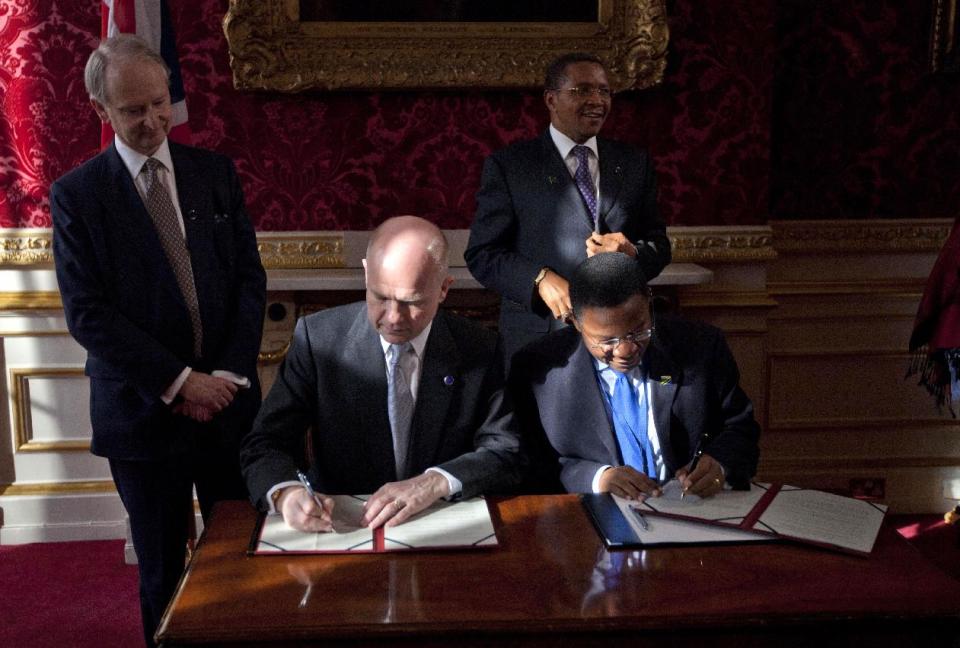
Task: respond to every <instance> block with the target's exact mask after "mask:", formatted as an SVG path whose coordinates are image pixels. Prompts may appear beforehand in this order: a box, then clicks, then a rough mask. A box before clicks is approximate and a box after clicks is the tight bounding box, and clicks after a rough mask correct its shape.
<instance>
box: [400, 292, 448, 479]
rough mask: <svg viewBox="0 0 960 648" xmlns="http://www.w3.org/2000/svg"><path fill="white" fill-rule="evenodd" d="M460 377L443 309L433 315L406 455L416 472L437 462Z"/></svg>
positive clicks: (414, 472) (412, 470) (424, 351)
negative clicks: (445, 424) (448, 412)
mask: <svg viewBox="0 0 960 648" xmlns="http://www.w3.org/2000/svg"><path fill="white" fill-rule="evenodd" d="M459 380H461V376H460V353H459V351H458V350H457V345H456V344H455V343H454V339H453V336H452V335H451V333H450V329H449V328H448V327H447V322H446V316H445V315H444V313H443V312H442V311H440V312H438V313H437V316H436V317H434V319H433V325H432V327H431V328H430V336H429V337H428V338H427V344H426V346H425V347H424V350H423V358H422V360H421V365H420V384H419V386H418V389H417V404H416V408H415V409H414V412H413V423H412V425H411V435H410V446H409V454H408V455H407V459H408V463H407V465H408V466H410V469H411V472H412V473H413V474H418V473H420V472H423V470H424V469H426V468H429V467H430V466H432V465H434V464H435V463H437V461H436V458H437V457H438V453H439V452H440V449H441V446H442V442H443V432H444V422H445V421H446V419H447V411H448V410H449V409H450V403H451V401H452V399H453V394H454V392H455V391H456V390H457V382H458V381H459Z"/></svg>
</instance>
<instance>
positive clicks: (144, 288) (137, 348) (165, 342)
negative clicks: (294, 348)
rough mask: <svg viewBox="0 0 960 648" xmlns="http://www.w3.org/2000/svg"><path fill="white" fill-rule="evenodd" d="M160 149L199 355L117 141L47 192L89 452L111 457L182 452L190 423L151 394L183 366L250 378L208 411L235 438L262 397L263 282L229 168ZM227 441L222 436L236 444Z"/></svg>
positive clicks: (181, 149)
mask: <svg viewBox="0 0 960 648" xmlns="http://www.w3.org/2000/svg"><path fill="white" fill-rule="evenodd" d="M170 153H171V156H172V158H173V166H174V173H175V175H176V181H177V192H178V195H179V200H180V208H181V211H182V213H183V218H184V225H185V227H186V233H187V247H188V249H189V251H190V260H191V263H192V266H193V275H194V281H195V283H196V287H197V299H198V301H199V303H200V314H201V319H202V322H203V350H202V355H201V357H199V358H197V357H194V354H193V332H192V328H191V323H190V316H189V314H188V311H187V307H186V304H185V302H184V299H183V296H182V295H181V293H180V290H179V288H178V286H177V281H176V278H175V277H174V273H173V269H172V268H171V266H170V264H169V262H168V261H167V257H166V255H165V253H164V251H163V247H162V246H161V244H160V240H159V238H158V237H157V233H156V230H155V228H154V225H153V221H152V220H151V218H150V215H149V214H148V213H147V210H146V208H145V207H144V205H143V202H142V201H141V199H140V196H139V194H138V193H137V190H136V187H135V186H134V184H133V179H132V178H131V177H130V173H129V172H128V171H127V169H126V167H125V166H124V164H123V161H122V160H121V158H120V156H119V154H118V153H117V151H116V148H115V147H114V146H113V145H111V146H110V147H109V148H107V149H106V150H104V151H103V152H102V153H100V154H99V155H97V156H95V157H94V158H92V159H90V160H88V161H87V162H85V163H84V164H83V165H81V166H80V167H78V168H76V169H74V170H73V171H71V172H70V173H67V174H66V175H64V176H63V177H62V178H60V179H59V180H57V181H56V182H55V183H54V184H53V186H52V187H51V189H50V204H51V211H52V213H53V252H54V259H55V261H56V268H57V280H58V282H59V284H60V294H61V296H62V298H63V307H64V312H65V314H66V318H67V325H68V327H69V329H70V333H71V334H72V335H73V337H74V338H76V340H77V341H78V342H79V343H80V344H81V345H82V346H83V347H84V348H85V349H86V350H87V363H86V374H87V375H88V376H89V377H90V419H91V422H92V424H93V441H92V445H91V450H92V451H93V453H94V454H97V455H101V456H105V457H111V458H115V459H156V458H160V457H165V456H170V455H173V454H176V453H182V452H185V451H187V450H189V449H190V446H191V432H190V430H196V424H195V423H193V422H192V421H190V420H189V419H187V418H186V417H184V416H175V415H173V414H172V413H171V411H170V410H171V408H170V407H169V406H167V405H165V404H164V403H163V402H162V401H161V400H160V395H161V394H162V393H163V392H164V390H166V389H167V388H168V387H169V386H170V384H171V383H172V382H173V381H174V380H175V379H176V377H177V376H178V375H179V374H180V372H181V371H182V370H183V369H184V367H186V366H188V365H189V366H191V367H194V368H195V369H197V370H200V371H205V372H209V371H212V370H214V369H224V370H228V371H233V372H234V373H237V374H240V375H242V376H246V377H247V378H249V379H250V381H251V382H252V388H251V389H245V390H240V391H239V392H238V393H237V396H236V397H235V399H234V402H233V403H232V404H231V405H230V406H229V407H228V408H227V409H226V410H224V411H223V412H221V413H220V414H218V415H217V416H216V417H215V424H216V426H217V427H218V428H221V429H231V430H233V432H232V434H234V435H235V436H236V435H239V434H241V433H243V432H244V431H245V429H244V427H248V426H249V424H250V421H252V419H253V416H254V415H255V413H256V408H257V406H258V405H259V402H260V387H259V383H258V381H257V371H256V369H257V367H256V362H257V353H258V351H259V348H260V336H261V331H262V328H263V310H264V303H265V299H266V296H265V289H266V277H265V274H264V271H263V267H262V266H261V264H260V256H259V253H258V252H257V246H256V237H255V234H254V230H253V226H252V225H251V223H250V219H249V218H248V217H247V214H246V211H245V208H244V202H243V193H242V191H241V188H240V183H239V181H238V180H237V176H236V172H235V171H234V168H233V163H232V162H231V161H230V160H229V159H228V158H226V157H224V156H222V155H218V154H216V153H212V152H210V151H205V150H202V149H197V148H192V147H187V146H182V145H178V144H176V143H174V142H170ZM237 426H240V429H239V430H238V429H237ZM227 441H228V442H229V441H230V440H229V439H227ZM237 445H238V443H237V442H235V441H234V442H232V446H233V450H234V451H236V449H237Z"/></svg>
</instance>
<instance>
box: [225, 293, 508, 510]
mask: <svg viewBox="0 0 960 648" xmlns="http://www.w3.org/2000/svg"><path fill="white" fill-rule="evenodd" d="M500 354H501V351H500V348H499V340H498V338H497V336H496V334H495V333H493V332H491V331H489V330H487V329H485V328H483V327H481V326H480V325H478V324H476V323H474V322H471V321H469V320H466V319H463V318H461V317H457V316H455V315H451V314H449V313H445V312H444V311H440V312H438V313H437V315H436V317H435V318H434V320H433V327H432V328H431V330H430V335H429V337H428V338H427V344H426V346H425V347H424V352H423V359H422V365H421V371H420V383H419V388H418V392H417V402H416V407H415V409H414V413H413V422H412V424H411V436H410V456H409V458H408V461H409V465H410V470H411V473H412V474H419V473H420V472H422V471H423V470H425V469H426V468H429V467H431V466H437V467H439V468H443V469H444V470H446V471H448V472H450V473H451V474H452V475H454V476H455V477H457V478H458V479H459V480H460V481H461V482H463V493H462V495H463V497H470V496H472V495H475V494H477V493H483V492H490V491H492V490H496V491H503V490H508V489H510V488H511V487H512V486H514V485H515V484H517V483H518V482H519V479H520V472H521V468H522V462H521V457H520V455H519V454H518V449H519V438H518V433H517V431H516V427H515V425H516V424H515V421H514V418H513V414H512V412H511V411H510V408H509V407H508V406H507V405H506V403H505V402H504V393H503V382H504V381H503V365H502V362H501V357H500ZM311 426H312V431H311V437H310V441H311V444H312V450H313V457H312V459H313V461H312V463H313V466H312V468H311V469H310V471H309V474H310V477H311V479H312V481H313V482H314V484H315V486H316V487H317V489H318V490H320V491H322V492H326V493H357V494H359V493H372V492H374V491H375V490H376V489H378V488H379V487H380V486H382V485H383V484H385V483H386V482H388V481H396V479H397V475H396V470H395V468H394V455H393V440H392V438H391V435H390V420H389V417H388V414H387V378H386V364H385V360H384V355H383V348H382V347H381V345H380V337H379V335H378V334H377V332H376V330H375V329H374V328H373V327H372V326H371V325H370V322H369V320H368V319H367V311H366V304H365V303H364V302H358V303H355V304H349V305H346V306H340V307H337V308H331V309H328V310H325V311H321V312H318V313H314V314H312V315H308V316H307V317H304V318H302V319H300V320H299V321H298V322H297V326H296V330H295V331H294V335H293V341H292V343H291V345H290V350H289V352H288V353H287V357H286V358H285V360H284V363H283V366H282V367H281V369H280V372H279V375H278V376H277V380H276V382H275V383H274V385H273V387H272V388H271V390H270V392H269V394H267V397H266V398H265V399H264V402H263V407H262V408H261V410H260V414H259V415H258V416H257V419H256V421H255V422H254V426H253V431H252V432H251V434H250V436H249V437H248V439H247V441H246V443H245V444H244V447H243V449H242V452H241V464H242V465H243V472H244V477H245V478H246V480H247V486H248V488H249V490H250V496H251V498H252V499H253V501H254V502H259V503H261V504H266V502H264V501H263V498H264V496H265V495H266V493H267V491H269V490H270V488H272V487H273V486H274V485H276V484H278V483H280V482H283V481H288V480H296V469H297V466H298V464H299V465H303V464H304V463H306V462H305V461H304V459H305V449H304V440H305V434H304V433H305V431H306V430H307V428H308V427H311Z"/></svg>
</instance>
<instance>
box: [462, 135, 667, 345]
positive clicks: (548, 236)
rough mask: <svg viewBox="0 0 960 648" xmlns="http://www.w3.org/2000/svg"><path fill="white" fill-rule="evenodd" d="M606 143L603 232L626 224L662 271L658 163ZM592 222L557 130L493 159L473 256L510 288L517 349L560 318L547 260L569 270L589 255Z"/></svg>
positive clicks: (506, 330)
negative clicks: (541, 284)
mask: <svg viewBox="0 0 960 648" xmlns="http://www.w3.org/2000/svg"><path fill="white" fill-rule="evenodd" d="M597 148H598V151H599V158H600V206H599V211H600V231H601V233H608V232H623V234H624V235H625V236H626V237H627V238H628V239H630V240H631V241H632V242H634V243H636V244H637V245H638V248H639V252H640V256H639V257H638V260H637V262H638V263H639V264H640V266H641V268H642V269H643V272H644V275H645V276H646V277H647V279H652V278H654V277H656V276H657V275H658V274H660V272H661V271H662V270H663V268H664V267H666V265H667V264H668V263H669V262H670V242H669V240H668V239H667V235H666V226H665V225H664V223H663V221H662V220H661V219H660V217H659V216H658V215H657V205H656V185H655V178H654V171H653V163H652V162H651V160H650V158H649V156H648V155H647V153H646V151H642V150H638V149H635V148H632V147H630V146H628V145H625V144H622V143H620V142H615V141H612V140H607V139H600V138H598V139H597ZM592 231H593V221H592V219H591V217H590V212H589V211H588V210H587V207H586V205H585V204H584V202H583V198H582V197H581V196H580V193H579V191H578V190H577V187H576V184H575V183H574V181H573V178H571V177H570V171H569V170H568V169H567V167H566V165H565V164H564V162H563V159H562V158H561V157H560V153H559V151H557V147H556V146H555V145H554V143H553V140H552V139H551V137H550V132H549V130H548V131H545V132H544V133H543V135H542V136H541V137H539V138H537V139H533V140H528V141H524V142H518V143H516V144H513V145H511V146H508V147H507V148H505V149H502V150H500V151H497V152H496V153H494V154H493V155H491V156H490V157H488V158H487V160H486V162H485V163H484V166H483V175H482V177H481V184H480V191H479V192H478V193H477V214H476V217H475V218H474V221H473V224H472V225H471V227H470V240H469V243H468V245H467V249H466V251H465V252H464V258H465V259H466V262H467V266H469V268H470V272H471V273H473V276H474V277H476V279H477V281H479V282H480V283H481V284H483V285H484V286H486V287H487V288H490V289H491V290H494V291H496V292H497V293H499V294H500V296H501V297H503V302H502V303H501V307H500V327H501V328H500V331H501V334H502V335H503V339H504V344H505V345H506V346H507V351H508V353H510V354H512V353H513V351H515V350H517V349H518V348H520V347H521V346H523V344H525V343H526V342H528V341H530V340H533V339H536V338H537V337H539V336H540V335H542V334H544V333H546V332H547V331H549V330H550V329H551V326H555V325H554V324H553V322H554V320H553V318H552V317H551V316H550V311H549V309H547V307H546V305H545V304H544V303H543V301H542V300H541V299H540V297H539V295H537V293H536V291H535V289H534V286H533V280H534V279H535V278H536V276H537V273H538V272H539V271H540V269H541V268H542V267H544V266H547V267H549V268H551V269H553V270H554V271H555V272H557V273H558V274H560V275H561V276H563V277H566V278H569V277H570V275H571V274H572V273H573V270H574V269H575V268H576V267H577V266H578V265H579V264H580V262H581V261H583V260H584V259H585V258H586V245H585V241H586V239H587V237H588V236H590V233H591V232H592ZM646 242H651V243H653V244H654V245H655V246H656V250H654V249H652V248H650V247H649V246H647V245H646V244H645V243H646ZM508 357H509V356H508Z"/></svg>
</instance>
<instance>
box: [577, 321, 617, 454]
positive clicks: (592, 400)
mask: <svg viewBox="0 0 960 648" xmlns="http://www.w3.org/2000/svg"><path fill="white" fill-rule="evenodd" d="M567 372H569V376H570V378H571V379H572V380H571V382H573V384H574V389H573V390H571V391H572V392H573V393H574V394H582V395H583V399H582V400H581V399H580V398H578V397H577V398H571V399H570V405H571V406H573V407H575V408H576V410H577V411H575V412H571V418H570V419H569V420H571V421H577V420H581V421H583V428H584V429H585V430H592V431H593V433H594V434H596V435H597V437H598V438H599V439H600V442H601V443H603V446H604V448H606V450H607V454H608V456H609V457H610V458H611V460H612V461H611V463H617V462H619V461H620V451H619V449H618V448H617V435H616V432H615V431H614V429H613V422H612V421H611V420H610V417H609V416H608V415H607V405H606V404H605V403H604V398H605V397H604V395H603V393H602V392H601V391H600V384H599V383H598V382H597V366H596V363H595V362H594V360H593V356H592V355H590V353H589V352H588V351H587V349H586V347H584V346H583V344H582V343H581V342H580V336H579V335H578V336H577V349H576V351H574V353H573V357H571V358H570V366H569V367H568V368H567ZM578 412H579V413H578Z"/></svg>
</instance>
